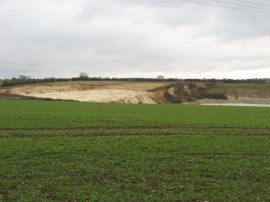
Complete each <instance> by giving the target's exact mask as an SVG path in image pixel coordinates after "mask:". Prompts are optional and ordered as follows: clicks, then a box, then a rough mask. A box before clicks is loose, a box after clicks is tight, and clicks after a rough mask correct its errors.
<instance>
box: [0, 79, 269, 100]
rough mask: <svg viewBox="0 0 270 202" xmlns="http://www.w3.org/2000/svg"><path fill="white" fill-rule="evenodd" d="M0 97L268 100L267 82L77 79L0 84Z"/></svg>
mask: <svg viewBox="0 0 270 202" xmlns="http://www.w3.org/2000/svg"><path fill="white" fill-rule="evenodd" d="M0 97H2V98H8V99H27V98H29V99H58V100H75V101H83V102H115V103H145V104H157V103H186V102H198V101H199V103H215V102H216V101H217V100H218V101H220V100H222V101H223V102H236V103H238V102H240V103H241V102H251V103H258V102H262V103H263V104H270V84H225V83H209V82H188V83H166V82H117V81H78V82H59V83H46V84H31V85H22V86H15V87H6V88H1V89H0Z"/></svg>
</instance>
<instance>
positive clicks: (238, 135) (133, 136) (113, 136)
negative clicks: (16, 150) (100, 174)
mask: <svg viewBox="0 0 270 202" xmlns="http://www.w3.org/2000/svg"><path fill="white" fill-rule="evenodd" d="M142 137H194V138H196V137H202V138H226V137H228V138H230V137H237V138H270V134H267V135H242V134H229V135H192V134H182V135H177V134H168V135H166V134H161V135H153V134H140V135H136V134H134V135H121V134H113V135H60V136H59V135H42V136H39V137H37V136H35V137H34V136H27V135H26V136H2V137H1V136H0V139H32V140H43V139H48V138H55V139H68V138H85V139H91V138H142Z"/></svg>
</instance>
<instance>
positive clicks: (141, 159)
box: [0, 100, 270, 201]
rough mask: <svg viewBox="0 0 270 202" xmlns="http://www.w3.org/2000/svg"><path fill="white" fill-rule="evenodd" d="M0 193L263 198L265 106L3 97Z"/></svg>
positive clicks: (268, 183) (267, 183)
mask: <svg viewBox="0 0 270 202" xmlns="http://www.w3.org/2000/svg"><path fill="white" fill-rule="evenodd" d="M0 112H1V113H0V138H1V139H0V162H1V167H0V201H1V200H2V201H162V200H163V201H177V200H178V201H270V195H269V193H270V150H269V148H270V108H254V107H220V106H193V105H131V104H97V103H96V104H95V103H79V102H56V101H29V100H0Z"/></svg>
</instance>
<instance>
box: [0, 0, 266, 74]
mask: <svg viewBox="0 0 270 202" xmlns="http://www.w3.org/2000/svg"><path fill="white" fill-rule="evenodd" d="M197 1H198V2H208V3H213V1H209V0H197ZM224 1H227V2H235V3H236V2H237V3H240V4H241V2H239V1H235V0H224ZM249 1H252V2H254V3H265V4H269V5H270V2H269V0H261V1H260V0H249ZM242 4H245V3H242ZM245 5H247V4H245ZM248 5H252V4H248ZM253 6H256V5H253ZM264 8H265V9H269V11H267V10H265V12H269V14H260V13H252V12H246V11H240V10H232V9H226V8H219V7H214V6H207V5H200V4H196V3H191V2H185V1H182V0H0V78H10V77H12V76H18V75H20V74H22V75H28V76H32V77H51V76H53V77H72V76H78V75H79V73H80V72H86V73H88V75H89V76H102V77H105V76H108V77H157V76H158V75H164V76H165V77H174V78H195V77H196V78H265V77H270V7H266V6H265V7H264Z"/></svg>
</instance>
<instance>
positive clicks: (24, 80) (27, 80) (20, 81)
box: [0, 72, 270, 87]
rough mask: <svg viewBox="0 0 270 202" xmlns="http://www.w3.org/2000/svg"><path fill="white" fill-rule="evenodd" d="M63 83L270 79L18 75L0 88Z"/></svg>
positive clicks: (268, 79) (6, 81) (267, 79)
mask: <svg viewBox="0 0 270 202" xmlns="http://www.w3.org/2000/svg"><path fill="white" fill-rule="evenodd" d="M63 81H133V82H210V83H258V84H263V83H270V78H265V79H178V78H161V77H160V76H159V77H158V78H110V77H89V76H88V75H87V74H86V73H84V72H82V73H80V75H79V76H78V77H72V78H54V77H50V78H43V79H39V78H31V77H30V76H24V75H20V76H19V77H17V78H16V77H13V78H11V79H2V80H1V79H0V86H1V87H7V86H16V85H24V84H35V83H53V82H63Z"/></svg>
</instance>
